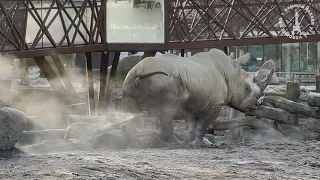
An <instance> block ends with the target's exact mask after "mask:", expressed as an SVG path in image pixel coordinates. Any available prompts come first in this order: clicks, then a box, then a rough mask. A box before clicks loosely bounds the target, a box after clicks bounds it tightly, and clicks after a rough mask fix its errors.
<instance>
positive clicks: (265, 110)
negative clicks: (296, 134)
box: [246, 105, 298, 124]
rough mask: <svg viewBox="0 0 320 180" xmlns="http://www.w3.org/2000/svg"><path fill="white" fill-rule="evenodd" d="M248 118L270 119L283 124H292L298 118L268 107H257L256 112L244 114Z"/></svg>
mask: <svg viewBox="0 0 320 180" xmlns="http://www.w3.org/2000/svg"><path fill="white" fill-rule="evenodd" d="M246 115H248V116H256V117H257V118H265V119H272V120H275V121H279V122H281V123H284V124H294V123H295V122H297V120H298V117H297V116H296V115H295V114H292V113H289V112H287V111H285V110H282V109H280V108H273V107H268V106H263V105H262V106H258V108H257V109H256V110H252V111H249V112H248V113H246Z"/></svg>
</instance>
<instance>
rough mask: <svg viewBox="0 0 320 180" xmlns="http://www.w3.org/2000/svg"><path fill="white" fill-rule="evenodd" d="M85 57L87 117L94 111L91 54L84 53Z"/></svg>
mask: <svg viewBox="0 0 320 180" xmlns="http://www.w3.org/2000/svg"><path fill="white" fill-rule="evenodd" d="M85 55H86V75H87V88H88V102H89V104H88V105H89V108H88V109H89V115H93V114H94V111H95V101H94V84H93V74H92V53H91V52H88V53H85Z"/></svg>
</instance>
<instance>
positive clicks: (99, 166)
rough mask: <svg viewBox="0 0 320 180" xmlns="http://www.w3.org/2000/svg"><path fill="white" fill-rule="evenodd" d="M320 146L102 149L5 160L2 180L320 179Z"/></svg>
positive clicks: (1, 161)
mask: <svg viewBox="0 0 320 180" xmlns="http://www.w3.org/2000/svg"><path fill="white" fill-rule="evenodd" d="M319 154H320V143H319V142H291V143H288V142H281V143H253V142H248V143H240V144H219V145H217V146H216V147H214V148H200V149H199V148H197V149H195V148H186V147H184V148H162V149H125V150H110V149H101V150H99V151H90V152H79V151H78V152H62V153H61V152H60V153H47V154H23V155H18V156H15V157H13V158H10V159H2V160H0V164H1V165H0V179H128V180H129V179H213V178H216V179H319V178H320V174H319V170H320V162H319V161H320V160H319Z"/></svg>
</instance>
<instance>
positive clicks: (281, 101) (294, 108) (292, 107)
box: [263, 96, 320, 118]
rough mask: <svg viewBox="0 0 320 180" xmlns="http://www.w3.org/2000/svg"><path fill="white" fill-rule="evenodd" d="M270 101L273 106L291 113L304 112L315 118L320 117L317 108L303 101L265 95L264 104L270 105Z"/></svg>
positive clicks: (303, 113)
mask: <svg viewBox="0 0 320 180" xmlns="http://www.w3.org/2000/svg"><path fill="white" fill-rule="evenodd" d="M268 103H270V104H272V106H274V107H275V108H281V109H284V110H285V111H288V112H291V113H295V114H302V115H305V116H308V117H313V118H320V113H319V112H318V111H317V110H316V108H312V107H310V106H308V105H305V104H302V103H297V102H294V101H290V100H288V99H285V98H281V97H277V96H265V97H264V98H263V105H268Z"/></svg>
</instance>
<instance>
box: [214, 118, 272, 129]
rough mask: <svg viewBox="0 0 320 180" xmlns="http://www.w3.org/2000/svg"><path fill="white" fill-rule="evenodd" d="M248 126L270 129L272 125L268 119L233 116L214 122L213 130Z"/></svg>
mask: <svg viewBox="0 0 320 180" xmlns="http://www.w3.org/2000/svg"><path fill="white" fill-rule="evenodd" d="M243 126H248V127H251V128H254V129H269V128H270V127H272V124H270V123H269V122H268V121H266V120H263V119H259V120H258V119H256V118H255V117H248V116H246V117H240V118H233V119H231V120H228V121H217V122H214V123H213V124H212V130H217V131H221V130H229V129H235V128H238V127H243Z"/></svg>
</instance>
